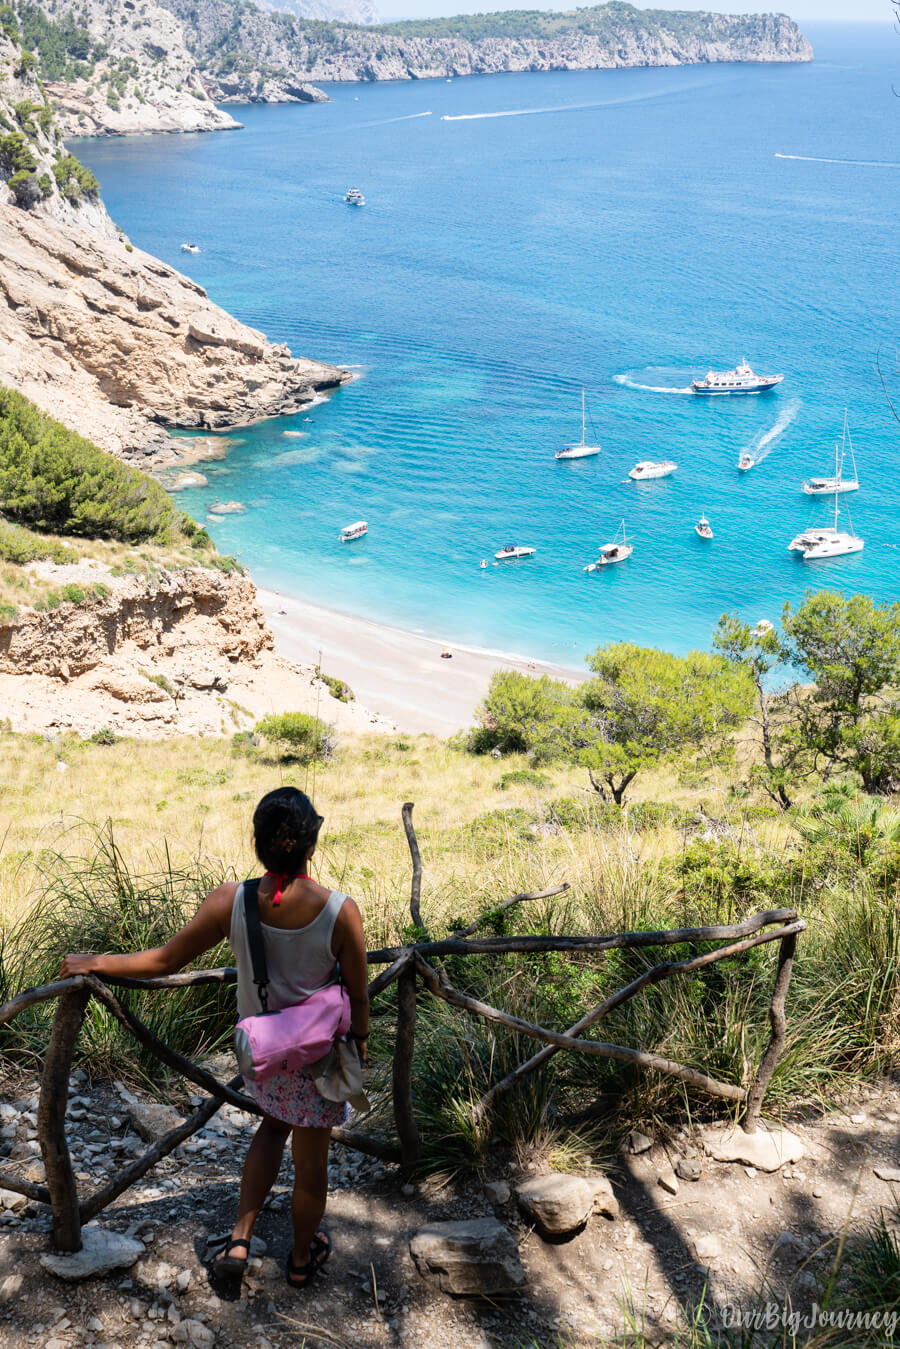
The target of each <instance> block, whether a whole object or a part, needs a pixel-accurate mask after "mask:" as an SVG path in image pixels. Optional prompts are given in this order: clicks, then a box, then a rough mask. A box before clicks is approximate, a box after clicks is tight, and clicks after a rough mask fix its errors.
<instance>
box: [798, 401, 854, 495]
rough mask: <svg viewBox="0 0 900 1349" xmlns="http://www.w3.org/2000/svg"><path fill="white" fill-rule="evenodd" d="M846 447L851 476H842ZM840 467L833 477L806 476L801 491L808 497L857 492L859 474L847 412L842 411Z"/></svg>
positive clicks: (836, 453) (836, 448) (836, 451)
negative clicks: (851, 471)
mask: <svg viewBox="0 0 900 1349" xmlns="http://www.w3.org/2000/svg"><path fill="white" fill-rule="evenodd" d="M847 449H849V450H850V461H851V463H852V464H853V477H852V478H845V477H844V459H845V457H846V452H847ZM834 453H835V460H837V455H838V447H837V445H835V447H834ZM840 456H841V457H840V468H839V469H838V471H837V473H836V474H835V476H834V477H833V478H807V479H806V481H805V482H804V484H803V491H804V492H805V493H806V495H807V496H808V497H817V496H830V495H831V493H832V492H858V491H859V474H858V473H857V471H856V455H855V454H854V453H853V441H852V440H851V439H850V430H849V427H848V426H847V413H846V412H845V413H844V433H843V435H842V436H841V449H840Z"/></svg>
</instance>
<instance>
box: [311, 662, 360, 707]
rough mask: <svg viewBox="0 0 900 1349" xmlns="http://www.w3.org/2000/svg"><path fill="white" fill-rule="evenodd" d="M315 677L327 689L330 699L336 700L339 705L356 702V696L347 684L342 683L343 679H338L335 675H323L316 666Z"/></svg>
mask: <svg viewBox="0 0 900 1349" xmlns="http://www.w3.org/2000/svg"><path fill="white" fill-rule="evenodd" d="M316 675H317V676H318V678H319V679H321V681H322V683H323V684H324V685H325V687H326V688H327V689H328V692H329V693H330V694H331V696H332V698H337V700H338V702H339V703H353V702H356V694H355V693H354V692H353V690H352V689H351V687H350V685H349V684H345V683H344V681H343V679H338V678H337V677H336V676H335V675H328V674H323V673H322V671H321V670H320V669H319V667H318V666H316Z"/></svg>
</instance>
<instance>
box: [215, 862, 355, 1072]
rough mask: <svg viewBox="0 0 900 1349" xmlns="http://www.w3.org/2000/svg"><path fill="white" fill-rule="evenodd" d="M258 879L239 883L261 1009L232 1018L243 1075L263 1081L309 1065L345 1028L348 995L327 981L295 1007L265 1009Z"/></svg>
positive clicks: (265, 975)
mask: <svg viewBox="0 0 900 1349" xmlns="http://www.w3.org/2000/svg"><path fill="white" fill-rule="evenodd" d="M258 890H259V881H258V880H257V881H245V882H244V917H245V920H246V924H247V944H248V946H249V948H250V960H251V963H252V965H253V982H254V984H255V985H256V990H257V992H258V994H259V1001H260V1003H261V1005H262V1012H261V1013H259V1014H258V1015H256V1016H245V1017H242V1018H241V1020H240V1021H239V1022H238V1023H237V1028H236V1030H235V1032H234V1047H235V1052H236V1054H237V1061H238V1067H239V1069H240V1071H241V1073H242V1075H243V1076H244V1078H245V1079H247V1080H248V1081H252V1082H265V1081H266V1079H267V1078H269V1077H274V1075H275V1074H276V1073H284V1072H291V1071H292V1070H294V1069H297V1068H308V1067H309V1066H310V1064H313V1063H317V1062H318V1061H319V1059H322V1058H324V1056H325V1055H326V1054H327V1053H328V1052H329V1051H330V1050H331V1049H332V1047H333V1046H334V1043H335V1041H336V1040H340V1039H343V1038H344V1036H345V1035H346V1034H347V1032H348V1031H349V1029H350V998H349V997H348V995H347V990H346V989H345V988H344V986H343V984H341V983H336V984H326V986H325V987H324V988H318V989H316V991H315V992H314V993H311V994H310V995H309V997H308V998H304V1000H303V1001H302V1002H299V1003H297V1004H296V1006H294V1007H285V1008H283V1009H282V1010H281V1011H280V1012H270V1011H269V1010H268V1000H269V998H268V983H269V974H268V969H267V966H266V952H265V946H264V944H263V933H262V926H261V923H260V918H259V897H258V893H257V892H258Z"/></svg>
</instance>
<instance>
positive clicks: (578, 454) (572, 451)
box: [555, 389, 600, 459]
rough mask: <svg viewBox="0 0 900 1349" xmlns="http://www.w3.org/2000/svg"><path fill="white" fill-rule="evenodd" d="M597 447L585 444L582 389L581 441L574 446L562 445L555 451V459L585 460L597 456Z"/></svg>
mask: <svg viewBox="0 0 900 1349" xmlns="http://www.w3.org/2000/svg"><path fill="white" fill-rule="evenodd" d="M599 453H600V446H599V445H589V444H588V443H587V438H586V432H585V424H584V389H582V390H581V440H579V441H578V443H577V445H576V444H574V443H573V444H571V445H563V447H562V449H561V450H557V451H556V455H555V458H557V459H587V458H588V457H589V456H590V455H592V454H599Z"/></svg>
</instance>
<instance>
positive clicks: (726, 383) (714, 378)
mask: <svg viewBox="0 0 900 1349" xmlns="http://www.w3.org/2000/svg"><path fill="white" fill-rule="evenodd" d="M783 379H784V375H756V374H754V373H753V371H752V370H751V369H750V367H749V365H748V364H747V361H746V359H742V360H741V363H740V365H736V366H735V368H734V369H733V370H723V371H720V370H707V372H706V375H705V377H704V378H703V379H692V380H691V388H692V389H693V391H694V393H706V394H714V393H765V391H766V390H767V389H774V388H775V385H776V384H780V383H781V381H782V380H783Z"/></svg>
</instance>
